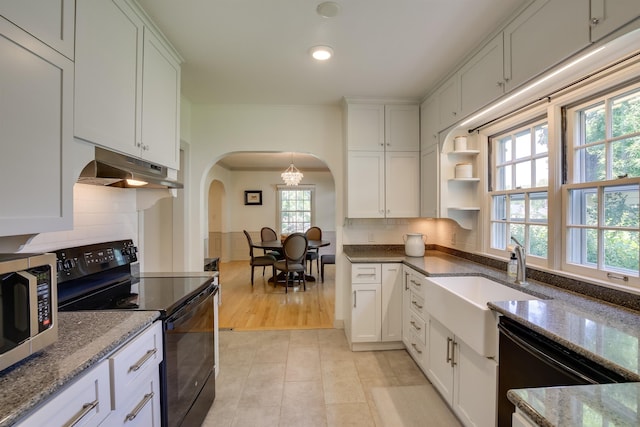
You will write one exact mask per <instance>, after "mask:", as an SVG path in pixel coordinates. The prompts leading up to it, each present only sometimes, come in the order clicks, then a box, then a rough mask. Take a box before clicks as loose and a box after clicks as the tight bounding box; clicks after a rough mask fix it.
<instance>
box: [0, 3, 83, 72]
mask: <svg viewBox="0 0 640 427" xmlns="http://www.w3.org/2000/svg"><path fill="white" fill-rule="evenodd" d="M74 3H75V1H74V0H30V1H28V2H27V1H24V0H2V4H1V5H0V15H2V16H3V17H5V18H6V19H8V20H9V21H11V22H13V23H14V24H15V25H17V26H18V27H20V28H22V29H23V30H25V31H26V32H28V33H29V34H31V35H32V36H34V37H35V38H37V39H39V40H40V41H41V42H43V43H44V44H46V45H48V46H49V47H52V48H53V49H55V50H57V51H58V52H60V53H61V54H63V55H64V56H66V57H67V58H69V59H71V60H73V41H74V40H73V35H74V20H75V13H74V12H75V7H74Z"/></svg>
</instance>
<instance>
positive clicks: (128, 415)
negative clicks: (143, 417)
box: [124, 392, 153, 421]
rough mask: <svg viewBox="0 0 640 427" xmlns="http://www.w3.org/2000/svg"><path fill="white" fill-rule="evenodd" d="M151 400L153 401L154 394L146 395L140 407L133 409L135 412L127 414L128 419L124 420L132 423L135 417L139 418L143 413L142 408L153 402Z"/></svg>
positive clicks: (139, 404)
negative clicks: (141, 412)
mask: <svg viewBox="0 0 640 427" xmlns="http://www.w3.org/2000/svg"><path fill="white" fill-rule="evenodd" d="M151 399H153V392H151V393H148V394H145V395H144V397H143V398H142V400H141V401H140V403H138V405H137V406H136V407H135V408H133V411H131V412H129V413H128V414H127V417H126V418H125V419H124V420H125V421H132V420H133V419H134V418H135V417H137V416H138V414H139V413H140V411H142V408H144V406H145V405H146V404H147V403H149V402H150V401H151Z"/></svg>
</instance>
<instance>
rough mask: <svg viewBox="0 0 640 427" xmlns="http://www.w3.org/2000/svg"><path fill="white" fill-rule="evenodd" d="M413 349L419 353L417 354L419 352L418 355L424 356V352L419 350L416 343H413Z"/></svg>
mask: <svg viewBox="0 0 640 427" xmlns="http://www.w3.org/2000/svg"><path fill="white" fill-rule="evenodd" d="M411 347H413V349H414V350H415V351H417V352H418V354H422V351H420V350H419V349H418V346H417V345H415V344H414V343H411Z"/></svg>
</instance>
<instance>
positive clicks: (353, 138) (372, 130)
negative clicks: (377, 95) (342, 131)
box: [347, 104, 384, 151]
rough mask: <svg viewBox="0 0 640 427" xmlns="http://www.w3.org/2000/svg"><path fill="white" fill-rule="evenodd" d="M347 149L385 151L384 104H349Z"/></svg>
mask: <svg viewBox="0 0 640 427" xmlns="http://www.w3.org/2000/svg"><path fill="white" fill-rule="evenodd" d="M347 150H349V151H353V150H358V151H363V150H364V151H384V105H381V104H349V105H347Z"/></svg>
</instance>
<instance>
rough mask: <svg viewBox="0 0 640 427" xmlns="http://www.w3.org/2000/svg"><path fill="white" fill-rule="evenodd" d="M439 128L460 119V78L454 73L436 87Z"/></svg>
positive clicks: (443, 127) (446, 126) (444, 127)
mask: <svg viewBox="0 0 640 427" xmlns="http://www.w3.org/2000/svg"><path fill="white" fill-rule="evenodd" d="M436 96H437V98H438V115H439V116H440V120H439V125H440V126H439V128H440V130H442V129H446V128H448V127H449V126H451V125H452V124H454V123H455V122H457V121H458V120H460V79H459V75H458V74H457V73H456V74H454V75H453V76H451V77H450V78H449V79H447V81H445V82H444V83H443V84H442V86H440V88H439V89H438V92H437V94H436Z"/></svg>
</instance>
